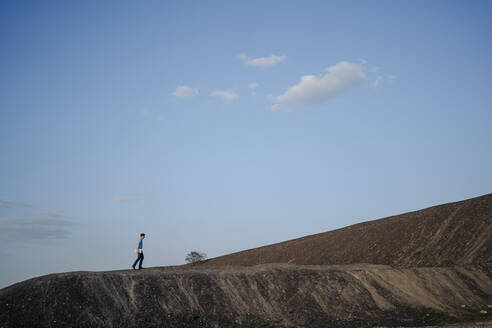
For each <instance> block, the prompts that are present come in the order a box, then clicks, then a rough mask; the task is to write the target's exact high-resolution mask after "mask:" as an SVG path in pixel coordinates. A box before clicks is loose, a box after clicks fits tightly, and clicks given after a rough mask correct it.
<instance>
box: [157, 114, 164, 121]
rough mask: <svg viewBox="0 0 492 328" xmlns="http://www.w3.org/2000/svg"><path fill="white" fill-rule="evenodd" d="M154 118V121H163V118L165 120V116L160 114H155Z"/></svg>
mask: <svg viewBox="0 0 492 328" xmlns="http://www.w3.org/2000/svg"><path fill="white" fill-rule="evenodd" d="M155 120H156V121H164V120H165V117H164V116H162V115H160V116H157V117H156V118H155Z"/></svg>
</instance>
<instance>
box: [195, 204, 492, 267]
mask: <svg viewBox="0 0 492 328" xmlns="http://www.w3.org/2000/svg"><path fill="white" fill-rule="evenodd" d="M491 262H492V194H488V195H485V196H481V197H477V198H472V199H469V200H465V201H461V202H456V203H449V204H444V205H440V206H434V207H430V208H427V209H424V210H420V211H416V212H410V213H406V214H401V215H397V216H392V217H388V218H384V219H379V220H375V221H369V222H364V223H360V224H356V225H352V226H349V227H346V228H343V229H338V230H333V231H329V232H324V233H320V234H316V235H311V236H306V237H302V238H299V239H293V240H289V241H285V242H282V243H278V244H273V245H269V246H264V247H259V248H254V249H250V250H246V251H241V252H237V253H233V254H229V255H225V256H221V257H217V258H213V259H210V260H208V261H205V262H203V263H202V265H212V266H222V265H241V266H248V265H257V264H264V263H291V264H323V265H331V264H352V263H373V264H387V265H392V266H397V267H407V268H408V267H421V266H452V265H465V264H476V263H491Z"/></svg>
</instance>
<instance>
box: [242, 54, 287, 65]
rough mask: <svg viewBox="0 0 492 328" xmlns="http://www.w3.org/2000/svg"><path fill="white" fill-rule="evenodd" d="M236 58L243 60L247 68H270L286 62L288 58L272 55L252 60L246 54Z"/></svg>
mask: <svg viewBox="0 0 492 328" xmlns="http://www.w3.org/2000/svg"><path fill="white" fill-rule="evenodd" d="M236 58H237V59H240V60H242V61H243V64H244V65H247V66H257V67H270V66H273V65H275V64H278V63H280V62H281V61H283V60H285V59H286V58H287V56H285V55H282V56H277V55H273V54H272V55H270V56H269V57H260V58H251V57H249V56H248V55H246V54H240V55H238V56H236Z"/></svg>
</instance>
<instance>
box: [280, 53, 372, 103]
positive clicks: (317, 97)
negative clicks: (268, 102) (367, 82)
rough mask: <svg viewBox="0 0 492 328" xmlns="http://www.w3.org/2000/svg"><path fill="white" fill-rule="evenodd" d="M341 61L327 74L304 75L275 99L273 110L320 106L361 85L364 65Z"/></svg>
mask: <svg viewBox="0 0 492 328" xmlns="http://www.w3.org/2000/svg"><path fill="white" fill-rule="evenodd" d="M364 64H365V62H362V63H361V64H356V63H350V62H347V61H341V62H339V63H338V64H336V65H334V66H330V67H328V68H327V69H326V73H324V74H322V75H320V76H315V75H304V76H302V77H301V80H300V82H299V83H298V84H296V85H293V86H291V87H288V88H287V90H286V91H285V93H284V94H282V95H280V96H277V97H273V100H274V101H275V102H276V104H274V105H273V106H272V109H273V110H289V109H295V108H296V107H298V106H301V105H308V104H319V103H322V102H325V101H327V100H328V99H330V98H333V97H335V96H337V95H338V94H340V93H342V92H344V91H346V90H348V89H350V88H352V87H354V86H356V85H357V84H359V83H361V82H362V81H363V80H364V79H365V78H366V74H365V73H364V72H363V65H364Z"/></svg>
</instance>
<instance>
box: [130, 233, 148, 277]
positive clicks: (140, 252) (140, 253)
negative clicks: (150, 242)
mask: <svg viewBox="0 0 492 328" xmlns="http://www.w3.org/2000/svg"><path fill="white" fill-rule="evenodd" d="M144 238H145V234H144V233H141V234H140V242H139V243H138V248H137V250H136V251H137V254H138V256H137V259H136V260H135V263H133V265H132V268H133V269H134V270H136V268H135V266H136V265H137V263H138V262H140V264H139V266H138V269H139V270H140V269H142V262H143V260H144V255H143V240H144Z"/></svg>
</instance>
